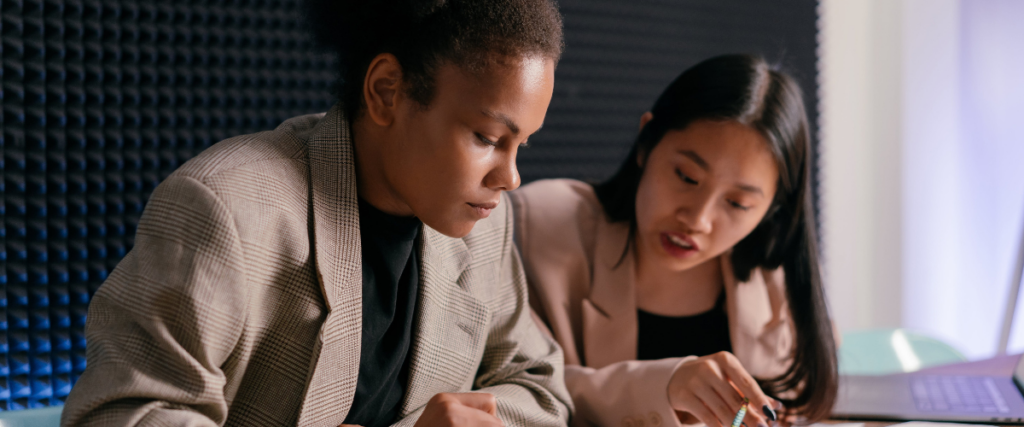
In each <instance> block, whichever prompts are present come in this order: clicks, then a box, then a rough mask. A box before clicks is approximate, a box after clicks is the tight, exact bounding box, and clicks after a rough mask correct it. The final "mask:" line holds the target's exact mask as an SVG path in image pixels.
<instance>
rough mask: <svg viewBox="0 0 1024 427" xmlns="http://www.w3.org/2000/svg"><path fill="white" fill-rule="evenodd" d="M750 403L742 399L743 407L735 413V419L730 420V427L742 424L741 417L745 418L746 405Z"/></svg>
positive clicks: (737, 426) (738, 426)
mask: <svg viewBox="0 0 1024 427" xmlns="http://www.w3.org/2000/svg"><path fill="white" fill-rule="evenodd" d="M748 403H750V399H747V398H743V405H741V406H740V410H739V411H737V412H736V418H733V419H732V427H740V425H741V424H743V417H746V416H747V404H748Z"/></svg>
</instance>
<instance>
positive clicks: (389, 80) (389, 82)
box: [363, 53, 402, 126]
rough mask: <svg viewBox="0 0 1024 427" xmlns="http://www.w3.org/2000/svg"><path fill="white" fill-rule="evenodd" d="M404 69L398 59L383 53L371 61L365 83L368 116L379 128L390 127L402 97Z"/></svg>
mask: <svg viewBox="0 0 1024 427" xmlns="http://www.w3.org/2000/svg"><path fill="white" fill-rule="evenodd" d="M401 84H402V67H401V65H400V64H399V63H398V58H396V57H395V56H394V55H392V54H390V53H382V54H380V55H377V57H376V58H373V61H370V66H369V67H367V69H366V77H365V79H364V81H363V102H365V103H366V114H367V115H368V116H369V117H370V119H371V120H373V122H374V123H376V124H377V125H379V126H390V125H391V123H392V122H393V121H394V119H395V110H396V106H397V105H398V98H399V97H400V96H401V93H400V88H401Z"/></svg>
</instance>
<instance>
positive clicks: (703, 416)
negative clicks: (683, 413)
mask: <svg viewBox="0 0 1024 427" xmlns="http://www.w3.org/2000/svg"><path fill="white" fill-rule="evenodd" d="M694 403H695V404H694V405H690V406H692V408H690V409H689V410H687V412H689V413H690V414H692V415H693V416H695V417H697V419H698V420H700V422H702V423H704V425H706V426H708V427H729V425H728V424H722V422H721V421H720V420H719V419H718V417H716V416H715V413H714V412H711V410H710V409H708V408H707V406H704V404H703V403H702V402H700V401H699V400H698V401H696V402H694Z"/></svg>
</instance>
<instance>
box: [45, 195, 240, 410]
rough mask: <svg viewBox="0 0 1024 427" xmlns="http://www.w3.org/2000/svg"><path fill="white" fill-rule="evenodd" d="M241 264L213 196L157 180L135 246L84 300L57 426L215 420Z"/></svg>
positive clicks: (235, 325) (224, 406) (236, 327)
mask: <svg viewBox="0 0 1024 427" xmlns="http://www.w3.org/2000/svg"><path fill="white" fill-rule="evenodd" d="M243 265H244V260H243V255H242V253H241V244H240V241H239V238H238V234H237V231H236V229H235V227H234V220H233V219H232V216H231V215H230V214H229V211H228V210H227V209H226V208H225V206H224V205H223V204H222V202H221V200H220V199H219V198H218V197H217V195H216V194H214V193H213V192H212V191H211V190H210V189H209V188H208V187H206V186H205V185H203V184H202V183H200V182H199V181H197V180H195V179H192V178H189V177H184V176H171V177H170V178H168V179H167V180H166V181H165V182H164V183H162V184H161V185H160V186H158V187H157V189H156V190H155V191H154V193H153V195H152V197H151V198H150V201H149V202H148V205H147V207H146V211H145V213H144V214H143V216H142V218H141V220H140V222H139V228H138V233H137V235H136V242H135V247H134V248H133V249H132V251H131V252H130V253H129V254H128V255H127V256H126V257H125V258H124V260H123V261H122V262H121V263H120V264H119V265H118V266H117V268H116V269H115V270H114V271H113V273H112V274H111V275H110V277H109V278H108V279H107V281H106V282H105V283H104V284H103V285H102V286H101V287H100V289H99V290H98V291H97V292H96V295H95V296H94V298H93V300H92V303H91V304H90V306H89V313H88V320H87V322H86V328H85V334H86V340H87V343H88V344H87V347H86V357H87V360H88V366H87V368H86V370H85V372H84V373H83V374H82V376H81V378H80V379H79V380H78V382H77V384H76V385H75V387H74V389H73V390H72V391H71V394H70V395H69V396H68V399H67V402H66V403H65V406H64V411H63V414H62V419H61V425H63V426H111V425H120V426H130V425H161V426H186V425H187V426H217V425H223V424H224V423H225V421H226V420H227V416H228V403H227V400H226V398H225V395H224V386H225V384H226V379H225V374H224V372H223V371H222V370H221V368H220V367H221V365H222V364H223V363H224V362H225V360H227V358H228V357H229V355H230V354H231V353H232V351H233V350H234V346H235V343H236V342H237V341H238V339H239V336H240V334H241V330H242V324H243V322H244V314H243V313H244V301H245V294H244V280H245V279H244V278H245V270H244V269H243V268H242V266H243Z"/></svg>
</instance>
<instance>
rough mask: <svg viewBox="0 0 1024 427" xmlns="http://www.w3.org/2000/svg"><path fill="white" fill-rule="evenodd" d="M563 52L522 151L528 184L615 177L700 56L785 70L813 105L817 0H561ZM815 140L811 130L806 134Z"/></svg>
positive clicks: (812, 110)
mask: <svg viewBox="0 0 1024 427" xmlns="http://www.w3.org/2000/svg"><path fill="white" fill-rule="evenodd" d="M560 4H561V9H562V13H563V15H564V16H565V35H566V51H565V55H564V56H563V57H562V61H561V63H560V64H559V66H558V70H557V71H556V73H555V95H554V99H553V100H552V102H551V108H550V110H549V111H548V115H547V119H546V121H545V123H544V128H543V129H541V131H540V132H538V133H537V135H535V136H534V137H532V138H531V139H530V147H529V148H527V149H525V150H522V151H520V155H519V170H520V174H521V175H522V177H523V181H524V182H529V181H532V180H535V179H540V178H549V177H572V178H577V179H583V180H588V181H594V180H602V179H605V178H607V177H608V176H609V175H611V174H612V173H613V172H614V171H615V170H616V169H617V168H618V166H619V164H620V163H621V162H622V160H623V158H624V156H625V155H626V153H627V151H628V150H629V147H630V146H631V144H632V142H633V138H634V137H635V136H636V132H637V128H638V127H639V122H640V115H641V114H643V113H644V111H647V109H648V108H650V106H651V105H652V104H653V103H654V100H655V99H656V98H657V96H658V94H660V93H661V90H662V89H664V87H665V86H667V85H668V84H669V83H670V82H671V81H672V80H673V79H674V78H675V77H676V76H677V75H679V74H680V73H681V72H682V71H683V70H685V69H686V68H687V67H690V66H692V65H694V64H696V63H698V62H700V61H701V60H703V59H706V58H709V57H711V56H715V55H721V54H727V53H755V54H761V55H763V56H765V57H766V58H767V59H768V60H769V61H771V62H773V63H778V64H781V65H783V66H784V67H785V69H786V70H787V71H789V72H790V73H792V74H793V75H794V76H795V77H796V79H797V80H798V81H799V83H800V85H801V87H802V88H803V90H804V93H805V99H806V102H807V107H808V111H809V113H811V115H812V117H811V119H812V120H811V121H812V127H813V128H814V129H816V126H815V125H814V123H816V120H815V115H816V114H815V112H816V111H817V99H816V83H815V78H816V75H817V72H816V61H817V58H816V52H815V50H816V48H817V42H816V37H817V28H816V25H817V24H816V22H817V13H816V7H817V4H816V2H815V1H814V0H785V1H758V0H700V1H697V0H629V1H626V0H562V1H561V2H560ZM812 134H813V133H812Z"/></svg>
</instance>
